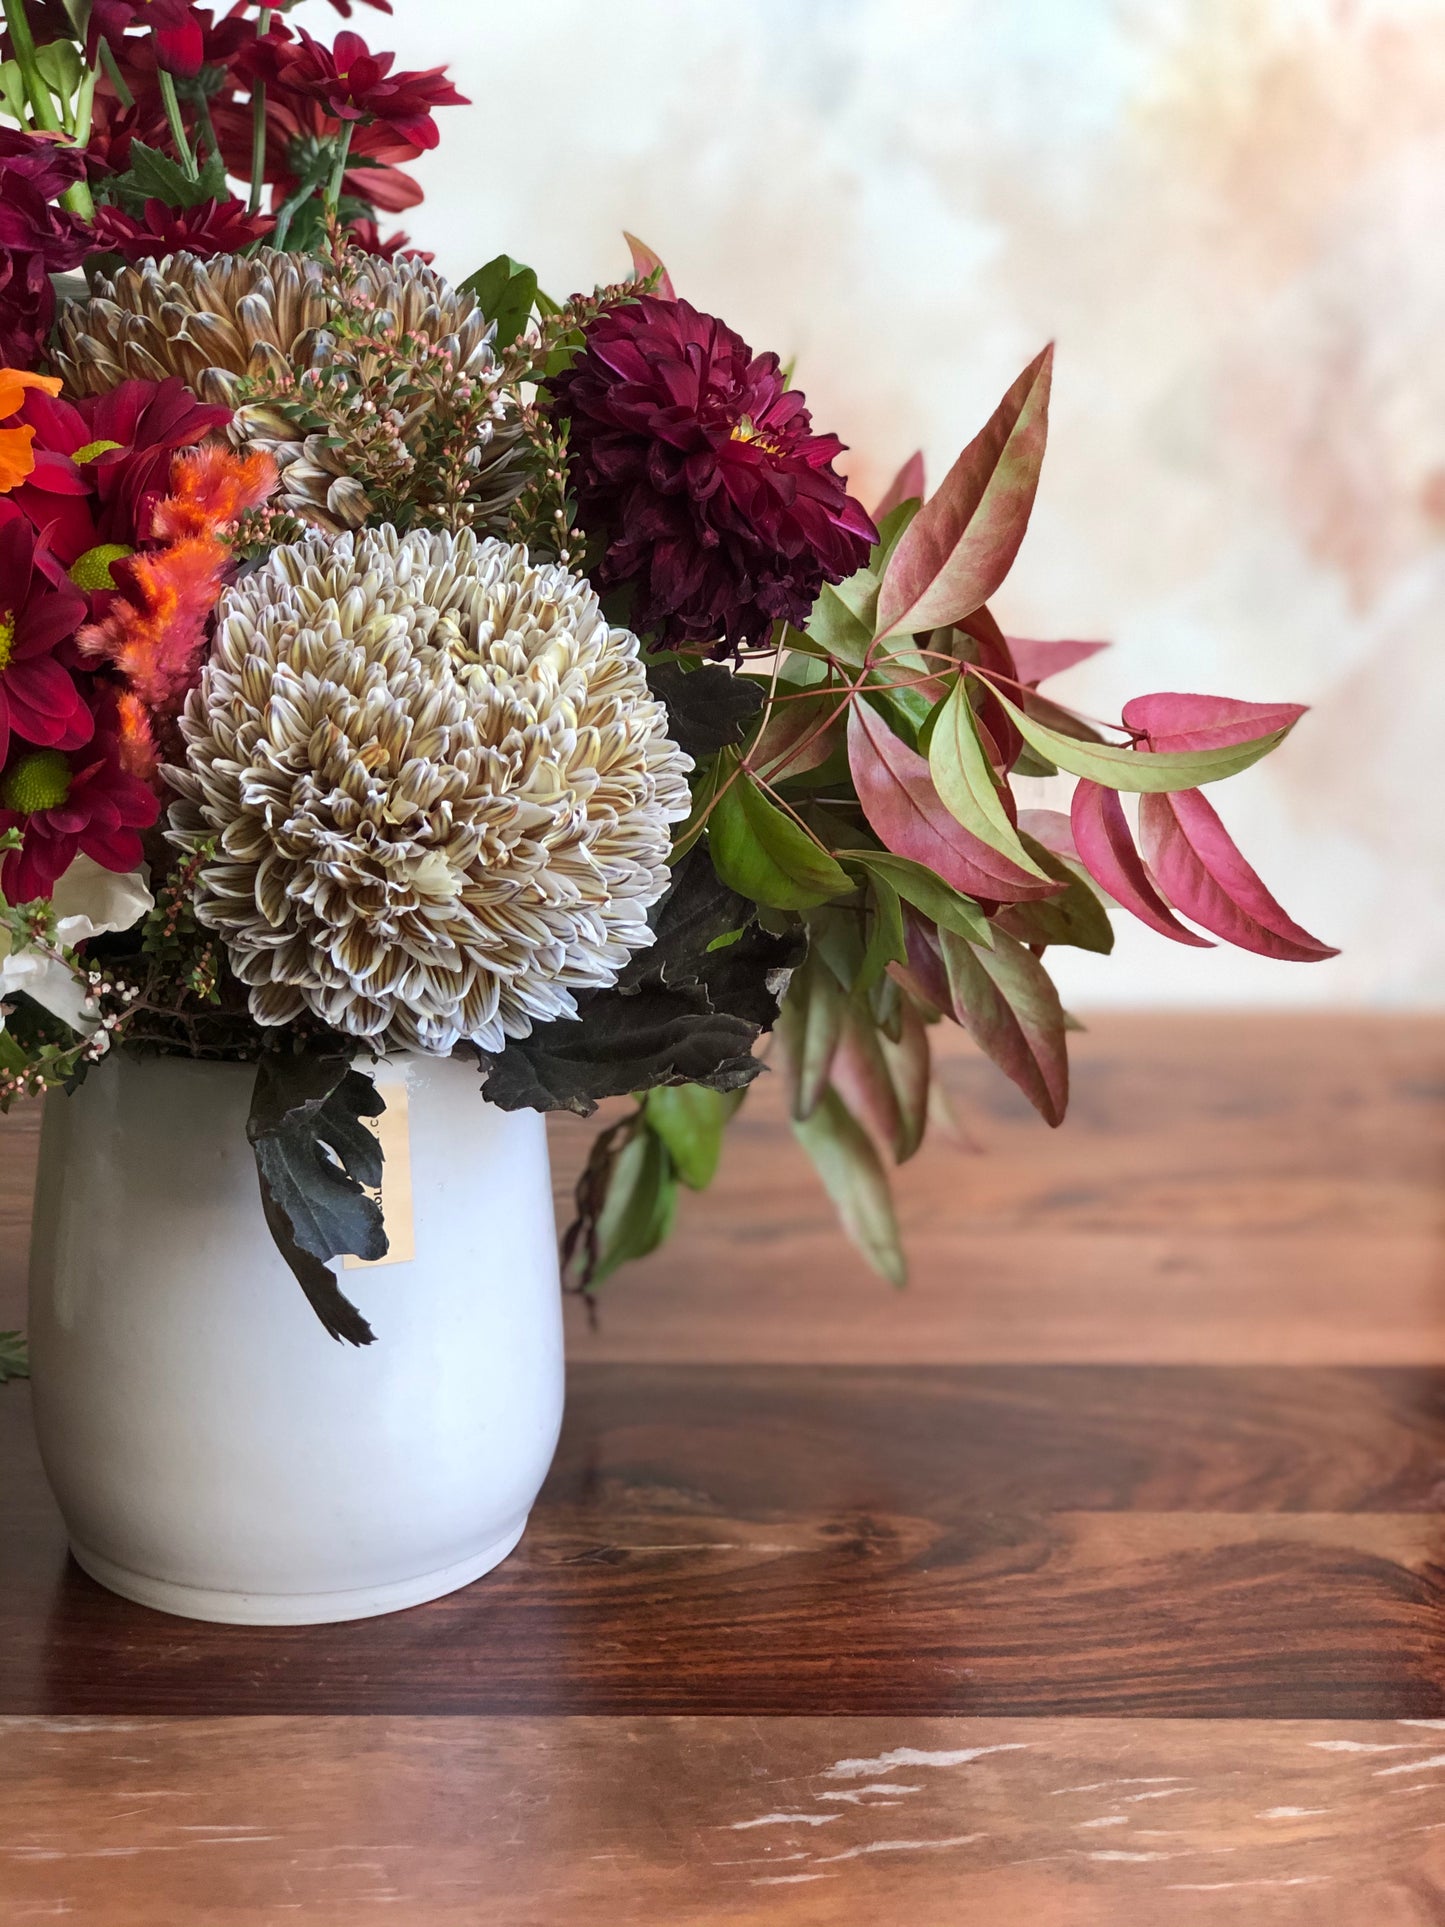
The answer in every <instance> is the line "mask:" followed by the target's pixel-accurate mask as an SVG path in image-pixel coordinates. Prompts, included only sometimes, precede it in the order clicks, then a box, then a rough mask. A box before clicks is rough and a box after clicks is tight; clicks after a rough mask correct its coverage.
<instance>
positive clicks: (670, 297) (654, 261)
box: [622, 228, 677, 301]
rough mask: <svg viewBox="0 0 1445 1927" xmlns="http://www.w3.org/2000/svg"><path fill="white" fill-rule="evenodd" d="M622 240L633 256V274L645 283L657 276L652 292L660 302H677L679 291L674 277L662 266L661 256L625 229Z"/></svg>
mask: <svg viewBox="0 0 1445 1927" xmlns="http://www.w3.org/2000/svg"><path fill="white" fill-rule="evenodd" d="M622 238H623V240H624V241H625V242H626V243H627V246H628V250H629V252H630V253H631V255H632V272H633V273H634V274H635V275H636V276H637V279H638V280H639V281H645V280H646V279H647V278H648V276H649V275H651V274H655V275H656V276H657V279H656V281H654V282H653V284H652V292H653V293H654V294H655V295H656V296H657V298H658V300H659V301H676V299H677V290H676V289H675V288H674V287H673V285H672V276H671V275H670V274H669V273H668V271H667V269H666V268H665V267H663V265H662V257H661V255H658V254H654V253H653V251H652V249H651V248H650V247H649V246H648V245H647V243H646V241H639V240H638V238H637V236H636V235H635V234H629V233H628V232H627V230H626V229H625V228H624V229H623V231H622Z"/></svg>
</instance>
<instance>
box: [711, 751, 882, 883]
mask: <svg viewBox="0 0 1445 1927" xmlns="http://www.w3.org/2000/svg"><path fill="white" fill-rule="evenodd" d="M707 832H708V848H709V850H710V851H711V853H712V860H713V867H714V869H716V871H717V873H718V875H719V876H720V877H721V878H722V880H723V882H724V883H726V884H728V885H729V886H730V887H731V888H732V889H734V890H736V891H738V893H739V894H740V895H742V896H745V897H747V898H749V899H750V900H751V901H752V902H753V903H762V904H767V905H769V906H771V907H772V908H773V909H775V910H808V909H811V908H813V906H814V905H816V904H820V903H826V902H827V901H828V899H829V898H830V897H837V896H843V895H844V894H846V892H848V891H849V890H851V889H852V888H853V885H852V884H851V883H850V882H849V880H848V876H847V873H846V872H845V871H844V870H842V869H841V868H840V867H839V866H838V864H836V863H835V862H834V861H833V859H832V857H831V856H829V855H828V853H827V851H826V850H824V849H821V848H820V847H819V846H818V844H816V843H815V842H814V841H813V839H812V837H810V836H809V835H808V833H807V831H806V830H803V829H800V828H799V827H798V825H797V824H796V823H795V822H794V821H793V820H792V818H791V817H790V816H785V815H784V814H783V812H782V811H781V810H780V809H777V808H776V807H775V806H774V805H773V804H772V803H770V802H769V801H768V799H767V797H766V796H764V795H763V793H762V791H761V790H760V789H759V788H758V786H757V784H756V783H754V781H753V779H752V778H751V777H750V776H749V775H748V774H747V772H746V771H744V772H742V773H741V774H740V775H738V776H737V777H736V778H735V779H734V780H733V782H732V783H731V784H729V786H728V788H727V789H726V790H725V791H724V792H723V793H722V794H721V795H720V796H719V798H718V801H717V804H716V807H715V808H714V810H713V813H712V815H711V816H710V817H709V818H708V826H707Z"/></svg>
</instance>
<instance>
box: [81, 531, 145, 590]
mask: <svg viewBox="0 0 1445 1927" xmlns="http://www.w3.org/2000/svg"><path fill="white" fill-rule="evenodd" d="M134 554H135V550H134V549H128V548H127V547H126V545H125V543H124V542H101V543H98V544H97V545H96V547H95V548H93V549H87V550H86V551H85V554H84V555H78V556H77V557H76V558H75V560H74V561H73V562H72V563H71V565H70V567H69V569H68V570H67V572H66V573H67V574H68V575H69V577H70V579H71V581H72V582H73V583H74V584H75V586H76V588H77V589H84V590H85V592H86V594H87V595H94V594H95V593H96V591H97V590H99V589H114V588H115V587H116V586H117V584H116V579H115V577H114V576H113V575H112V574H111V572H110V565H111V563H112V562H119V561H120V560H121V558H122V556H127V555H134Z"/></svg>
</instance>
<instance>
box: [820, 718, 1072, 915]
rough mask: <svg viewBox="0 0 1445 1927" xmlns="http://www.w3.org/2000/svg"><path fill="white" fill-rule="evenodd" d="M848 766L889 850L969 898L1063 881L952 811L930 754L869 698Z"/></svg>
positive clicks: (1038, 892) (1001, 896)
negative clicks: (996, 844)
mask: <svg viewBox="0 0 1445 1927" xmlns="http://www.w3.org/2000/svg"><path fill="white" fill-rule="evenodd" d="M848 765H849V768H850V769H851V770H852V773H853V784H854V787H855V788H856V790H857V792H858V801H859V802H860V803H861V804H862V805H863V814H864V816H866V817H867V819H868V822H869V825H870V826H871V828H872V830H873V833H874V835H875V836H877V838H878V840H879V841H880V842H881V843H882V844H883V846H884V848H885V849H888V850H892V851H893V853H894V855H895V856H906V857H909V858H911V859H912V861H913V862H915V863H921V864H922V865H923V866H924V868H925V869H928V870H931V871H932V872H933V874H934V875H935V876H938V877H942V879H943V881H944V882H945V883H948V884H951V885H952V886H953V888H954V889H955V890H958V891H961V892H962V894H963V895H964V896H966V897H981V898H983V899H984V900H985V901H988V902H994V903H1017V902H1020V901H1022V900H1023V899H1024V898H1025V897H1047V896H1052V895H1054V894H1055V892H1056V891H1057V890H1058V887H1059V886H1058V884H1057V883H1056V882H1055V881H1054V880H1053V879H1052V878H1049V877H1045V878H1042V879H1041V878H1039V877H1033V876H1030V875H1029V874H1028V872H1027V871H1026V870H1021V869H1020V868H1019V867H1018V865H1017V864H1016V863H1012V862H1010V861H1009V859H1008V858H1007V857H1006V856H1001V855H1000V854H999V852H998V851H997V850H992V849H990V848H989V846H988V844H987V843H985V842H984V841H983V840H982V839H981V838H980V837H976V836H974V835H973V834H972V832H971V831H969V830H966V829H965V828H964V827H963V825H962V824H961V823H960V822H958V820H957V819H956V818H955V817H954V816H953V814H952V813H951V812H950V810H949V809H948V808H947V806H946V805H945V803H944V801H943V799H942V797H940V796H939V794H938V791H937V790H936V789H935V788H934V787H933V778H932V777H931V776H930V775H929V773H928V763H927V760H926V759H925V758H924V757H922V756H920V755H919V754H918V752H917V751H916V750H912V749H910V748H909V747H908V745H907V744H906V743H903V742H900V741H899V739H898V738H897V737H896V736H895V735H894V734H893V732H892V730H891V729H889V727H888V725H887V724H886V723H885V722H884V721H883V719H882V717H881V716H879V714H878V713H877V711H876V710H874V709H872V708H870V707H869V705H868V704H867V703H866V702H855V703H853V704H852V705H851V707H850V708H849V711H848Z"/></svg>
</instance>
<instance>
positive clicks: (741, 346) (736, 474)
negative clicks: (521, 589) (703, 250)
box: [552, 295, 878, 650]
mask: <svg viewBox="0 0 1445 1927" xmlns="http://www.w3.org/2000/svg"><path fill="white" fill-rule="evenodd" d="M552 396H553V403H552V408H553V413H554V416H555V417H556V418H558V419H561V418H564V417H565V418H567V419H568V420H570V423H571V428H570V431H569V447H570V450H571V475H572V481H573V486H574V487H575V489H576V491H577V506H578V514H579V519H580V520H581V523H582V526H583V527H584V528H585V529H586V530H587V531H588V532H589V533H590V534H592V535H595V536H598V537H600V538H601V539H602V540H603V541H605V543H606V551H605V554H604V556H603V559H602V562H601V564H600V566H599V567H598V569H597V570H596V572H595V575H594V580H596V581H597V582H598V583H599V584H600V585H601V586H603V587H616V586H619V585H621V584H630V585H631V587H632V590H633V605H632V610H631V614H630V616H629V621H630V624H631V626H632V628H633V629H635V630H636V631H637V632H638V633H639V634H644V635H649V636H654V635H655V636H656V637H657V639H658V640H659V641H661V642H662V643H664V644H665V645H667V646H668V647H671V648H681V647H685V646H688V645H695V644H698V643H710V644H715V645H717V646H718V647H720V648H722V649H729V650H735V649H737V648H739V647H740V646H741V645H742V644H744V643H758V642H761V641H763V639H764V638H765V637H766V635H767V633H768V631H769V629H770V628H771V626H772V624H773V623H774V622H775V621H778V620H783V621H787V622H791V623H795V624H797V625H798V626H800V627H801V625H802V624H803V623H804V622H806V621H807V619H808V612H809V611H810V609H811V608H812V606H813V603H814V601H815V599H816V597H817V594H818V591H819V589H821V588H822V586H823V584H824V583H825V582H841V581H843V580H844V579H845V577H847V576H850V575H852V574H853V573H854V572H855V571H856V570H857V569H860V568H861V567H862V566H863V564H864V563H865V562H866V561H867V560H868V554H869V551H870V549H871V547H872V545H873V543H874V542H876V541H877V539H878V532H877V530H876V529H875V528H874V526H873V523H872V522H871V521H870V519H869V517H868V515H867V513H866V512H865V510H864V509H863V508H862V506H861V505H860V504H859V503H858V502H855V501H854V500H853V498H852V496H850V495H849V493H848V490H847V486H846V484H845V483H844V481H843V478H842V476H841V475H839V474H838V472H837V470H836V469H835V468H834V467H833V462H834V458H835V457H836V456H838V455H840V454H841V453H842V452H843V444H842V443H841V442H840V441H839V440H838V439H837V437H836V436H834V435H815V434H814V433H813V427H812V417H811V416H810V415H809V413H808V410H807V407H806V406H805V404H804V399H803V396H802V395H800V394H799V393H797V392H796V391H795V390H789V389H788V388H787V387H786V386H785V385H784V381H783V375H782V370H781V369H780V367H779V365H778V358H777V356H776V355H773V354H766V355H757V356H754V354H753V352H752V350H751V348H749V347H748V345H747V343H746V342H745V341H744V340H743V339H742V337H741V336H740V335H737V334H735V333H734V332H733V330H732V329H731V328H729V327H728V326H726V324H725V323H723V322H721V321H719V320H718V319H717V318H716V316H714V315H707V314H700V313H699V312H698V310H697V309H696V308H694V307H692V306H691V305H690V303H688V302H686V301H662V300H658V299H657V298H655V297H654V296H651V295H646V296H644V297H643V298H642V299H641V300H638V301H635V302H631V303H629V304H627V305H626V306H622V307H617V308H612V309H609V311H608V312H607V313H606V314H604V315H602V316H600V317H599V318H598V320H596V321H594V322H593V323H592V324H591V325H590V326H589V328H588V329H587V332H586V345H585V347H584V348H583V350H582V352H581V353H580V354H579V355H578V356H577V358H576V360H575V361H574V362H573V363H572V365H571V367H570V368H569V369H568V370H567V371H566V373H565V374H563V375H561V376H559V377H558V379H557V380H556V381H554V382H553V384H552Z"/></svg>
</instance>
